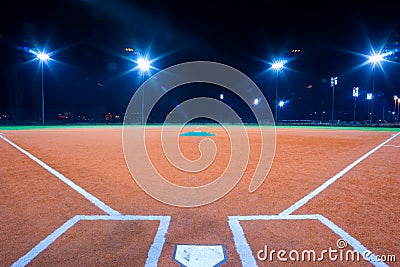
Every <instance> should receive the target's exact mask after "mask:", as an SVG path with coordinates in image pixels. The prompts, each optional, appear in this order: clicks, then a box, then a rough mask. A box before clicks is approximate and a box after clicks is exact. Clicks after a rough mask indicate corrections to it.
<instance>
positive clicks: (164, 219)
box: [11, 215, 171, 267]
mask: <svg viewBox="0 0 400 267" xmlns="http://www.w3.org/2000/svg"><path fill="white" fill-rule="evenodd" d="M85 220H86V221H99V220H108V221H159V222H160V225H159V226H158V230H157V233H156V235H155V237H154V240H153V243H152V244H151V246H150V249H149V252H148V254H147V260H146V264H145V267H156V266H157V265H158V260H159V258H160V256H161V251H162V248H163V246H164V243H165V239H166V238H165V235H166V234H167V231H168V227H169V223H170V220H171V218H170V216H139V215H114V216H108V215H76V216H74V217H72V218H71V219H69V220H68V221H67V222H66V223H64V224H63V225H62V226H61V227H59V228H58V229H57V230H55V231H54V232H53V233H51V234H50V235H49V236H47V237H46V238H45V239H43V240H42V241H40V242H39V243H38V244H37V245H36V246H35V247H34V248H32V249H31V250H30V251H29V252H28V253H26V254H25V255H24V256H22V257H21V258H19V259H18V260H17V261H16V262H14V263H13V264H12V265H11V266H12V267H19V266H26V265H27V264H28V263H29V262H31V261H32V260H33V259H34V258H35V257H37V256H38V255H39V254H40V253H41V252H43V251H44V250H45V249H46V248H48V247H49V246H50V245H51V244H52V243H54V242H55V241H56V240H57V238H59V237H60V236H61V235H63V234H64V233H65V232H66V231H67V230H68V229H70V228H71V227H73V226H74V225H75V224H76V223H77V222H79V221H85Z"/></svg>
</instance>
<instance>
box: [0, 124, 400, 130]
mask: <svg viewBox="0 0 400 267" xmlns="http://www.w3.org/2000/svg"><path fill="white" fill-rule="evenodd" d="M161 126H162V124H154V125H153V124H150V125H147V127H161ZM193 126H195V125H193ZM198 126H207V124H200V125H198ZM100 127H103V128H120V127H122V125H121V124H94V125H35V126H22V125H21V126H9V125H7V126H0V130H4V131H5V130H40V129H68V128H100ZM246 127H249V128H252V127H258V125H257V124H249V125H246ZM267 127H268V126H267ZM275 127H276V128H277V129H285V128H299V129H305V128H309V129H323V130H352V131H354V130H356V131H383V132H400V127H397V128H395V127H365V126H354V127H350V126H300V125H293V126H290V125H279V126H275Z"/></svg>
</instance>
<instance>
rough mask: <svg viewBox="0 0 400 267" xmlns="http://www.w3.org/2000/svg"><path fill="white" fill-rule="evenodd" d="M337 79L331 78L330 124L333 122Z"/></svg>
mask: <svg viewBox="0 0 400 267" xmlns="http://www.w3.org/2000/svg"><path fill="white" fill-rule="evenodd" d="M337 80H338V78H337V77H331V87H332V123H333V121H334V120H335V85H337Z"/></svg>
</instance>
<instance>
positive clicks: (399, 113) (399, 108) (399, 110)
mask: <svg viewBox="0 0 400 267" xmlns="http://www.w3.org/2000/svg"><path fill="white" fill-rule="evenodd" d="M399 116H400V98H397V118H399Z"/></svg>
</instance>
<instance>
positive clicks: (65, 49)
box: [0, 0, 400, 121]
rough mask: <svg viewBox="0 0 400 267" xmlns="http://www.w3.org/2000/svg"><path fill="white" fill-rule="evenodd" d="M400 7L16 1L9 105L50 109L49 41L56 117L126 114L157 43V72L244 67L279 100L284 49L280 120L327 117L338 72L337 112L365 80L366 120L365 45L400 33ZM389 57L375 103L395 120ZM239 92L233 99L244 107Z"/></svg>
mask: <svg viewBox="0 0 400 267" xmlns="http://www.w3.org/2000/svg"><path fill="white" fill-rule="evenodd" d="M399 6H400V5H399V4H396V1H379V2H378V1H376V2H375V3H374V5H373V6H371V4H368V3H367V2H366V1H350V0H348V1H319V2H317V3H313V2H311V1H240V2H238V3H233V2H232V1H127V0H125V1H124V0H113V1H106V0H59V1H8V0H6V1H5V2H4V1H3V4H2V7H1V9H0V20H1V23H0V46H1V50H0V51H1V67H0V90H1V95H0V114H6V115H9V116H12V117H13V118H14V119H20V120H39V119H40V112H41V76H40V64H39V62H38V61H31V60H32V59H34V56H33V55H32V54H30V53H28V52H27V49H29V48H33V49H38V50H42V49H43V48H44V47H45V49H46V50H47V51H49V52H54V53H53V54H52V59H54V60H53V61H51V62H49V64H48V65H46V66H45V76H44V77H45V103H46V117H47V118H48V119H50V120H51V119H57V116H58V114H61V113H65V112H71V114H74V115H78V114H79V115H81V116H83V115H84V116H87V117H92V118H104V114H106V113H108V112H110V113H112V114H123V113H124V111H125V109H126V107H127V104H128V102H129V99H130V97H131V96H132V95H133V93H134V92H135V90H136V89H137V88H138V86H139V84H140V82H141V79H140V75H138V73H137V72H136V71H129V70H131V69H132V68H133V67H135V63H134V62H133V60H135V59H136V58H137V55H138V53H141V54H145V53H149V54H150V57H151V58H152V59H157V60H156V61H154V62H153V66H154V67H155V68H157V69H154V70H152V72H153V73H155V72H157V71H158V70H161V69H163V68H166V67H169V66H172V65H174V64H178V63H183V62H186V61H193V60H209V61H216V62H220V63H224V64H228V65H230V66H232V67H234V68H237V69H239V70H240V71H242V72H243V73H245V74H246V75H248V76H249V77H250V78H252V79H253V80H254V81H255V83H256V84H257V85H258V86H259V87H260V89H261V90H262V91H263V93H264V94H265V96H266V98H267V100H268V101H269V103H270V105H271V106H272V108H273V106H274V104H275V87H274V86H275V73H273V72H271V71H270V70H269V71H268V69H269V67H270V63H271V62H272V60H273V59H274V58H279V57H285V58H288V59H290V61H289V62H288V63H287V65H286V69H284V70H283V72H282V73H281V74H280V76H279V95H280V98H282V99H283V100H285V101H287V105H285V107H284V109H282V115H281V118H282V119H287V120H295V119H321V116H322V113H323V112H324V111H325V112H326V113H325V119H327V117H329V116H330V112H331V101H332V88H331V87H330V77H332V76H337V77H338V85H337V87H336V89H335V90H336V94H335V112H336V113H337V114H336V115H335V117H336V118H338V119H341V120H345V121H349V120H352V119H353V97H352V88H353V86H359V87H360V97H359V99H358V110H357V111H358V116H357V120H359V121H362V120H365V119H366V117H367V112H368V111H367V103H368V101H367V100H366V99H365V96H366V93H367V92H370V91H371V87H372V70H371V67H370V65H364V66H361V65H362V64H363V63H364V62H365V61H366V60H367V58H366V57H365V56H363V55H368V54H370V52H371V49H372V48H373V49H375V50H377V51H378V50H379V49H385V48H388V47H390V45H391V44H393V43H394V42H395V41H400V37H399V34H400V23H399V22H400V15H399V14H400V8H399ZM127 47H129V48H133V50H134V52H135V53H132V52H126V51H125V50H124V49H125V48H127ZM293 49H301V52H300V53H297V54H294V53H291V51H292V50H293ZM382 67H383V68H379V67H377V68H376V69H375V93H376V94H375V98H374V105H375V106H374V108H375V110H376V113H377V114H376V119H377V120H378V119H382V118H383V117H385V119H386V120H388V121H390V120H392V115H391V114H390V113H389V111H392V110H393V95H395V94H399V95H400V75H399V73H400V72H399V71H400V67H399V61H395V60H393V61H390V62H389V61H388V62H384V63H383V64H382ZM220 92H224V91H223V89H219V88H215V87H212V86H209V87H207V86H199V85H192V86H189V87H188V88H187V89H183V90H181V91H179V90H177V91H176V92H175V93H171V94H170V95H168V96H167V97H165V99H163V101H164V102H163V105H161V106H160V109H159V110H158V111H157V112H159V113H160V114H164V115H165V113H167V112H168V110H169V109H171V108H172V107H173V106H174V105H175V104H176V103H177V102H179V101H181V100H183V99H187V98H189V97H193V96H199V95H205V96H210V97H215V98H218V97H219V94H220ZM226 94H227V95H229V93H228V92H226ZM229 101H231V103H229ZM235 101H236V100H234V97H233V96H232V98H231V100H230V98H229V97H228V98H227V99H226V102H227V103H229V104H231V105H232V106H237V107H240V105H239V104H238V103H236V102H235ZM239 109H240V108H239ZM239 112H241V111H239ZM160 116H163V115H160ZM244 116H246V115H244Z"/></svg>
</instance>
